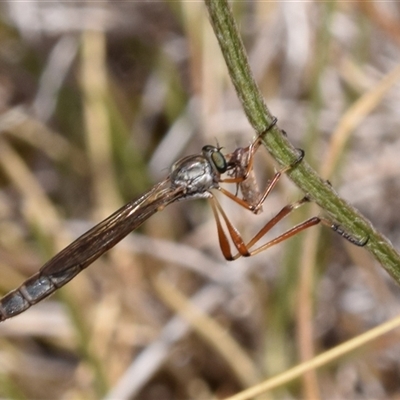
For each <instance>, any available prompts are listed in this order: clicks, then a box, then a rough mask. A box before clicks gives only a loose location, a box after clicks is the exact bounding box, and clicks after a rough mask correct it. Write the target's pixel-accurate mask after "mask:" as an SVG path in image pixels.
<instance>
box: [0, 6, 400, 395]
mask: <svg viewBox="0 0 400 400" xmlns="http://www.w3.org/2000/svg"><path fill="white" fill-rule="evenodd" d="M232 5H233V7H234V14H235V18H236V19H237V24H238V27H239V29H240V32H241V34H242V37H243V41H244V44H245V46H246V49H247V51H248V56H249V61H250V64H251V67H252V70H253V73H254V77H255V79H256V81H257V83H258V84H259V85H260V88H261V90H262V92H263V95H264V97H265V99H266V102H267V105H268V107H269V109H270V110H271V112H272V114H273V115H275V116H276V117H277V118H278V125H279V127H280V128H282V129H284V130H285V131H286V132H287V135H288V137H289V139H290V140H291V141H292V143H293V144H294V145H295V146H297V147H301V148H303V149H304V150H305V151H306V159H307V161H308V162H309V163H310V164H311V165H312V166H313V167H314V168H315V169H317V170H318V171H319V172H320V173H321V175H322V176H323V177H324V178H325V179H329V181H330V182H331V183H332V185H333V186H334V187H335V189H336V190H337V191H338V192H339V193H340V195H341V196H342V197H343V198H345V199H346V200H348V201H349V202H350V203H351V204H353V205H354V206H355V207H357V208H358V209H359V210H360V211H361V212H362V213H363V214H364V215H365V216H366V217H368V218H369V219H370V220H371V221H372V223H373V224H374V225H375V227H376V228H377V229H379V230H380V231H382V232H383V234H384V235H386V236H387V237H389V238H390V240H391V241H392V242H393V244H394V246H395V247H397V248H399V247H400V246H399V245H400V229H399V226H400V225H399V224H400V213H399V209H400V200H399V199H400V180H399V170H400V157H399V156H398V155H399V154H400V140H399V133H398V129H399V126H400V113H399V112H398V110H399V106H400V86H399V84H398V81H399V79H400V74H399V63H400V52H399V46H400V5H399V3H397V2H385V3H382V2H379V1H370V2H364V1H358V2H357V1H355V2H335V1H331V2H296V3H293V2H251V1H247V2H246V1H242V2H235V3H233V4H232ZM0 7H1V8H0V293H1V294H5V293H7V292H8V291H10V290H12V289H14V288H15V287H17V286H18V285H20V284H21V283H22V282H23V281H24V280H25V279H26V278H27V277H29V276H30V275H32V274H34V273H35V272H36V271H38V269H39V268H40V266H41V265H43V264H44V263H45V262H46V261H47V260H48V259H49V258H51V257H52V256H53V255H55V254H56V253H57V252H58V251H60V250H61V249H62V248H63V247H65V246H66V245H67V244H68V243H70V242H71V241H72V240H73V239H75V238H77V237H78V236H79V235H80V234H82V233H83V232H85V231H86V230H87V229H89V228H90V227H91V226H93V224H94V223H95V222H98V221H100V220H102V219H103V218H105V217H106V216H108V215H109V214H111V213H112V212H113V211H115V210H116V209H118V208H119V207H121V206H122V205H123V204H125V203H126V202H128V201H130V200H132V199H133V198H135V197H136V196H139V195H140V194H141V193H143V192H144V191H146V190H148V189H149V188H150V187H151V186H152V185H153V184H154V183H156V182H158V181H160V180H161V179H163V178H164V177H165V176H166V175H167V174H168V170H169V167H170V166H171V165H172V163H173V162H174V161H176V160H177V159H179V158H181V157H183V156H185V155H188V154H196V153H198V152H199V151H200V149H201V147H202V146H203V145H204V144H213V145H215V144H216V143H219V145H220V146H223V147H224V151H226V152H230V151H232V150H234V149H235V148H236V147H238V146H247V145H248V144H249V143H251V141H252V139H253V138H254V136H255V133H254V132H253V131H252V129H251V127H250V125H249V124H248V122H247V120H246V118H245V115H244V113H243V110H242V108H241V106H240V104H239V102H238V100H237V98H236V94H235V92H234V90H233V87H232V84H231V83H230V81H229V77H228V74H227V70H226V67H225V65H224V62H223V58H222V56H221V54H220V51H219V48H218V44H217V41H216V39H215V36H214V35H213V32H212V29H211V27H210V24H209V21H208V17H207V12H206V8H205V6H204V4H203V3H202V2H180V1H175V2H172V1H161V2H157V3H153V2H111V1H110V2H71V1H64V2H63V1H52V2H41V1H34V0H32V1H29V2H17V1H5V2H2V3H1V5H0ZM258 153H259V154H257V163H256V173H257V178H258V182H259V185H260V187H265V185H266V184H267V182H268V179H269V178H270V177H271V176H272V175H273V173H274V170H275V168H276V165H275V164H274V162H273V160H272V159H271V158H270V157H269V156H268V154H267V152H266V151H265V150H264V149H260V150H259V152H258ZM230 189H231V190H232V191H233V192H234V191H235V188H234V187H233V188H230ZM301 197H302V193H300V192H299V191H298V190H297V189H296V188H295V187H294V185H293V184H292V183H291V182H290V181H289V180H288V179H287V178H286V177H283V178H282V179H281V181H280V183H279V185H278V187H277V188H276V189H275V190H274V192H273V193H272V194H271V195H270V197H269V198H268V199H267V201H266V203H265V206H264V212H263V214H261V215H257V216H253V215H251V214H250V213H249V212H248V211H246V210H244V209H241V208H240V207H238V206H237V205H235V204H233V202H232V201H229V200H226V199H222V198H221V196H220V197H219V198H220V200H221V202H222V204H223V205H224V208H225V210H226V212H227V214H228V215H229V216H230V217H231V218H232V222H233V223H234V224H235V226H236V227H237V228H238V229H239V230H240V232H241V233H242V234H243V237H244V238H248V239H250V238H251V237H252V235H254V234H255V233H256V232H257V229H259V228H261V227H262V226H263V224H265V222H266V221H268V219H269V218H271V217H272V216H273V215H274V214H275V213H276V212H278V211H279V210H280V209H281V208H282V207H283V206H284V205H286V204H288V203H290V202H293V201H296V200H297V199H299V198H301ZM319 213H321V210H319V209H318V208H316V207H313V206H312V205H307V206H305V207H304V209H303V208H302V209H300V210H297V211H296V212H295V213H294V214H293V216H292V215H291V216H290V217H289V218H288V219H287V220H286V221H284V222H283V223H281V224H280V225H279V226H278V227H277V228H276V230H275V229H274V231H273V232H271V234H270V235H268V237H270V238H272V237H274V236H276V235H277V234H279V233H280V232H283V231H284V230H285V229H288V228H289V227H290V226H292V225H294V224H295V223H298V222H300V221H302V220H303V219H305V218H307V217H309V216H312V215H317V214H319ZM198 310H201V311H202V312H203V313H200V314H199V311H198ZM399 311H400V290H399V288H398V287H397V285H396V284H395V283H394V281H393V280H392V279H391V278H390V277H389V276H388V275H387V274H386V272H385V271H384V270H383V269H382V268H381V267H380V266H379V265H378V264H377V263H376V262H375V261H374V259H373V258H372V257H371V256H370V255H369V254H368V253H367V252H366V250H365V249H362V248H356V247H355V246H352V245H350V244H349V243H347V242H346V241H345V240H343V239H342V238H341V237H340V236H339V235H336V234H334V233H332V232H331V231H330V230H329V229H328V228H326V227H325V228H324V227H322V228H318V227H317V228H312V229H310V231H309V232H304V233H302V234H300V235H298V236H297V237H295V238H292V239H290V240H288V241H287V242H285V243H282V244H280V245H278V246H275V247H273V248H271V249H270V250H268V251H266V252H263V253H261V254H259V255H257V256H255V257H252V258H248V259H240V260H237V261H235V262H233V263H228V262H226V261H225V260H224V258H223V256H222V255H221V252H220V249H219V245H218V238H217V233H216V228H215V222H214V220H213V217H212V213H211V209H210V207H209V205H208V204H207V202H206V201H193V202H186V203H185V202H183V203H178V204H174V205H171V206H168V207H167V208H166V209H165V210H164V211H163V212H160V213H158V214H157V215H155V216H153V217H152V218H151V219H150V220H149V221H147V222H146V223H145V224H144V226H143V227H142V228H140V229H139V230H138V231H137V232H135V233H134V234H132V235H130V236H129V237H128V238H127V239H126V240H124V241H123V242H121V243H120V244H119V245H117V246H116V248H115V249H113V250H112V251H110V252H109V253H108V254H107V255H106V256H103V257H102V258H101V259H99V260H98V261H96V262H95V263H94V264H93V265H92V266H91V267H89V268H88V269H87V270H86V271H85V272H83V273H82V274H80V275H79V276H78V277H76V278H75V279H74V280H73V281H71V282H70V283H69V284H68V285H67V286H66V287H65V288H63V289H61V290H60V291H59V292H58V293H57V294H56V295H54V296H52V297H51V298H50V299H48V300H45V301H43V302H42V303H39V304H38V305H36V306H34V307H32V308H31V309H30V310H28V311H26V312H25V313H23V314H21V315H20V316H18V317H15V318H13V319H10V320H8V321H6V322H3V323H1V324H0V396H1V397H2V398H13V399H24V398H26V399H54V398H65V399H70V398H74V399H97V398H102V397H104V396H105V395H106V394H107V393H108V395H109V398H137V399H184V398H192V399H211V398H216V399H217V398H224V397H226V396H229V395H232V394H234V393H237V392H238V391H240V390H243V389H245V388H247V387H250V386H252V385H254V384H256V383H258V382H261V381H262V380H265V379H267V378H268V377H271V376H273V375H275V374H277V373H280V372H283V371H285V370H287V369H289V368H290V367H291V366H293V365H295V364H297V363H299V362H301V361H304V360H306V359H309V358H311V357H312V356H313V355H314V354H320V353H323V352H324V351H326V350H328V349H330V348H332V347H334V346H336V345H338V344H340V343H342V342H344V341H345V340H348V339H350V338H354V337H357V336H358V335H361V334H362V333H364V332H365V331H367V330H368V329H370V328H372V327H374V326H376V325H379V324H380V323H383V322H384V321H386V320H388V319H390V318H391V317H394V316H396V315H398V314H399ZM399 360H400V337H399V332H396V331H393V332H392V333H390V334H387V335H385V336H383V337H381V338H379V339H377V340H375V341H374V342H372V343H370V344H369V345H367V346H364V347H362V348H361V349H359V350H358V351H356V352H352V353H350V354H348V355H346V356H345V357H342V358H341V359H340V360H338V361H336V362H334V363H331V364H329V365H328V366H326V367H324V368H321V369H319V370H318V371H317V372H316V373H310V374H307V375H306V376H305V377H303V378H301V379H297V380H295V381H292V382H291V383H290V384H289V385H286V386H284V387H280V388H278V389H275V390H273V391H272V392H270V393H269V397H270V398H279V399H283V398H325V399H327V398H348V399H350V398H351V399H370V398H385V399H389V398H393V399H394V398H399V394H400V379H399V374H400V361H399ZM269 397H268V398H269ZM266 398H267V397H266Z"/></svg>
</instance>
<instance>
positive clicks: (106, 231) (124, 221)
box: [0, 181, 183, 321]
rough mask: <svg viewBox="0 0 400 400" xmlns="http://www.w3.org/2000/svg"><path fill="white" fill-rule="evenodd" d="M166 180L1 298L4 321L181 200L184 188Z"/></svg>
mask: <svg viewBox="0 0 400 400" xmlns="http://www.w3.org/2000/svg"><path fill="white" fill-rule="evenodd" d="M167 182H168V181H164V182H162V183H160V184H158V185H156V186H154V187H153V188H152V189H151V190H150V191H148V192H147V193H145V194H144V195H142V196H141V197H139V198H138V199H136V200H133V201H131V202H129V203H127V204H126V205H124V206H123V207H121V208H120V209H119V210H117V211H116V212H115V213H113V214H112V215H110V216H109V217H108V218H106V219H105V220H104V221H102V222H100V223H99V224H97V225H96V226H94V227H93V228H92V229H90V230H89V231H88V232H86V233H85V234H83V235H82V236H80V237H79V238H78V239H76V240H75V241H74V242H72V243H71V244H70V245H69V246H67V247H66V248H65V249H64V250H62V251H61V252H60V253H58V254H57V255H56V256H54V257H53V258H52V259H51V260H49V261H48V262H47V263H46V264H45V265H43V267H42V268H41V269H40V270H39V272H37V273H36V274H35V275H33V276H31V277H30V278H29V279H28V280H26V281H25V282H24V283H23V284H22V285H21V286H20V287H19V288H17V289H15V290H13V291H12V292H10V293H8V294H7V295H6V296H4V297H3V298H2V299H0V321H3V320H5V319H7V318H10V317H13V316H14V315H17V314H19V313H21V312H23V311H25V310H26V309H27V308H29V307H30V306H32V305H33V304H36V303H37V302H39V301H40V300H42V299H43V298H45V297H47V296H49V295H50V294H52V293H53V292H54V291H56V290H57V289H59V288H60V287H61V286H63V285H65V284H66V283H67V282H69V281H70V280H71V279H72V278H73V277H75V276H76V275H77V274H78V273H79V272H81V271H82V270H83V269H85V268H86V267H88V266H89V265H90V264H91V263H93V262H94V261H95V260H96V259H97V258H99V257H100V256H101V255H102V254H104V253H105V252H106V251H107V250H109V249H110V248H112V247H113V246H115V245H116V244H117V243H118V242H119V241H121V240H122V239H123V238H124V237H125V236H127V235H128V234H129V233H130V232H132V231H133V230H135V229H136V228H138V227H139V226H140V225H141V224H142V223H143V222H144V221H146V220H147V219H148V218H149V217H151V216H152V215H153V214H155V213H156V212H157V210H158V209H160V208H163V207H165V206H166V205H168V204H170V203H172V202H174V201H176V200H178V199H179V198H180V197H181V196H182V192H183V190H182V188H177V189H176V188H175V189H172V188H170V187H167V188H163V186H164V184H165V183H167Z"/></svg>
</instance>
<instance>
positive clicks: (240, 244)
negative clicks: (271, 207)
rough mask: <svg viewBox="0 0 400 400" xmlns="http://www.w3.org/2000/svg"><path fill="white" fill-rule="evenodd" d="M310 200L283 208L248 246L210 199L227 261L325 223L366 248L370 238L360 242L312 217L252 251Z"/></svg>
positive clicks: (255, 252)
mask: <svg viewBox="0 0 400 400" xmlns="http://www.w3.org/2000/svg"><path fill="white" fill-rule="evenodd" d="M308 201H309V200H308V199H307V197H304V198H302V199H301V200H299V201H296V202H295V203H292V204H288V205H287V206H285V207H283V208H282V210H281V211H279V212H278V214H276V215H275V217H273V218H272V219H271V220H270V221H268V222H267V223H266V224H265V225H264V227H263V228H262V229H260V231H259V232H258V233H257V234H256V235H255V236H254V237H253V238H252V239H251V240H250V241H249V242H248V243H247V244H246V243H245V242H244V240H243V238H242V237H241V235H240V233H239V231H238V230H237V229H236V228H235V227H234V226H233V225H232V223H231V222H230V220H229V218H228V217H227V215H226V214H225V212H224V210H223V209H222V207H221V205H220V204H219V202H218V200H217V199H216V198H215V197H211V198H210V202H211V207H212V210H213V213H214V217H215V221H216V223H217V231H218V238H219V243H220V247H221V251H222V254H223V255H224V257H225V259H226V260H228V261H232V260H236V259H238V258H239V257H250V256H253V255H255V254H258V253H260V252H262V251H264V250H266V249H268V248H269V247H272V246H274V245H276V244H278V243H280V242H283V241H284V240H286V239H289V238H291V237H292V236H294V235H296V234H298V233H300V232H302V231H304V230H305V229H307V228H310V227H312V226H315V225H318V224H319V223H323V224H324V225H327V226H329V227H330V228H331V229H332V230H333V231H335V232H337V233H338V234H339V235H341V236H342V237H343V238H345V239H347V240H348V241H350V242H351V243H353V244H355V245H356V246H361V247H362V246H365V245H366V244H367V242H368V238H366V239H364V240H362V241H360V240H357V239H355V238H354V237H352V236H350V235H349V234H348V233H346V232H344V231H343V230H342V229H341V228H340V227H339V226H338V225H336V224H333V223H331V222H330V221H328V220H326V219H325V218H321V217H311V218H309V219H307V220H306V221H304V222H302V223H300V224H298V225H296V226H294V227H293V228H291V229H289V230H288V231H286V232H284V233H282V234H281V235H279V236H278V237H276V238H275V239H272V240H270V241H269V242H267V243H265V244H263V245H261V246H259V247H257V248H256V249H254V250H251V248H252V247H253V246H255V245H256V244H257V243H258V241H259V240H260V239H262V238H263V237H264V236H265V235H266V234H267V233H268V232H269V231H270V230H271V229H272V228H273V227H274V226H275V225H276V224H277V223H278V222H280V221H281V220H282V219H283V218H285V217H286V216H287V215H288V214H290V213H291V212H292V211H293V210H295V209H296V208H298V207H300V206H302V205H303V204H304V203H306V202H308ZM220 216H222V218H223V220H224V222H225V225H226V227H227V229H228V233H229V236H230V237H231V239H232V243H233V244H234V246H235V247H236V250H237V254H235V255H232V252H231V248H230V244H229V239H228V237H227V234H226V233H225V231H224V229H223V226H222V223H221V219H220Z"/></svg>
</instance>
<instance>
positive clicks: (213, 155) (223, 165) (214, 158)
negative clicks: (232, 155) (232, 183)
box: [202, 145, 228, 174]
mask: <svg viewBox="0 0 400 400" xmlns="http://www.w3.org/2000/svg"><path fill="white" fill-rule="evenodd" d="M202 150H203V155H204V157H206V158H207V160H208V161H209V162H210V163H211V164H212V166H213V168H215V169H216V170H217V171H218V172H219V173H220V174H223V173H224V172H226V170H227V169H228V165H227V162H226V159H225V157H224V155H223V154H222V153H221V152H220V151H219V149H218V148H217V147H214V146H210V145H208V146H204V147H203V149H202Z"/></svg>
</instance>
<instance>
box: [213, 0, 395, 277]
mask: <svg viewBox="0 0 400 400" xmlns="http://www.w3.org/2000/svg"><path fill="white" fill-rule="evenodd" d="M205 4H206V6H207V9H208V12H209V15H210V20H211V25H212V27H213V29H214V32H215V34H216V37H217V39H218V42H219V45H220V48H221V51H222V54H223V56H224V58H225V62H226V65H227V67H228V71H229V75H230V77H231V80H232V83H233V85H234V86H235V89H236V92H237V94H238V97H239V100H240V101H241V103H242V106H243V109H244V111H245V113H246V116H247V118H248V120H249V121H250V123H251V125H252V126H253V128H254V129H255V131H256V132H258V133H262V132H265V131H266V130H267V128H268V127H269V126H270V125H271V123H272V121H273V118H272V116H271V115H272V114H271V113H270V112H269V110H268V108H267V106H266V105H265V103H264V100H263V97H262V95H261V93H260V90H259V88H258V86H257V85H256V83H255V81H254V79H253V77H252V74H251V70H250V67H249V64H248V60H247V57H246V54H245V51H244V46H243V43H242V41H241V39H240V36H239V33H238V30H237V27H236V24H235V21H234V18H233V15H232V13H231V10H230V7H229V5H228V2H227V1H226V0H218V1H215V0H205ZM263 141H264V145H265V147H266V148H267V150H268V151H269V153H270V154H271V155H272V156H273V157H274V159H275V160H276V161H277V162H278V163H279V164H280V165H281V166H284V165H288V164H290V163H292V162H293V161H294V160H295V159H296V158H297V157H298V152H297V151H296V149H295V148H294V147H293V146H292V144H291V143H290V142H289V141H288V139H287V137H286V136H285V135H284V134H283V132H282V131H281V130H280V129H279V128H278V126H277V125H276V126H275V127H274V128H273V129H271V130H269V131H268V133H267V134H266V135H264V138H263ZM288 175H289V177H290V178H291V180H292V181H293V182H294V183H295V184H296V185H297V186H298V187H299V188H300V189H301V190H302V191H303V192H304V193H305V194H306V195H307V196H308V197H309V198H310V199H311V200H313V201H315V202H316V203H317V204H318V205H319V206H320V207H321V208H322V209H323V210H325V212H326V213H327V214H328V216H329V218H330V219H331V220H332V221H334V222H335V223H337V224H339V225H340V226H341V228H343V230H344V231H346V233H348V234H350V235H351V236H353V237H354V238H359V239H360V240H363V239H365V238H368V243H367V245H366V246H365V247H366V248H367V249H368V250H369V251H370V252H371V254H373V256H374V257H375V258H376V259H377V260H378V261H379V262H380V263H381V265H382V266H383V267H384V268H385V269H386V271H388V272H389V274H390V275H392V277H393V278H394V279H395V280H396V281H397V283H399V284H400V256H399V254H398V253H397V252H396V250H395V249H394V248H393V246H392V244H391V243H390V242H389V240H388V239H386V238H385V237H384V236H383V235H382V234H380V233H379V232H377V231H376V230H375V229H374V227H373V226H372V224H371V223H370V222H369V221H368V220H367V219H366V218H365V217H364V216H362V215H361V214H360V213H359V212H358V211H357V210H356V209H355V208H354V207H352V206H351V205H349V204H348V203H346V202H345V201H344V200H343V199H341V198H340V197H339V196H338V195H337V193H336V192H335V191H334V189H333V188H332V187H331V185H330V184H329V183H328V182H327V181H325V180H323V179H322V178H321V177H320V176H319V175H318V174H317V173H316V171H314V170H313V169H312V168H311V167H310V165H309V164H307V162H306V161H304V160H303V162H301V163H300V164H299V165H298V166H297V167H296V168H295V169H293V170H292V171H291V172H289V173H288Z"/></svg>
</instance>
